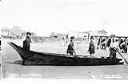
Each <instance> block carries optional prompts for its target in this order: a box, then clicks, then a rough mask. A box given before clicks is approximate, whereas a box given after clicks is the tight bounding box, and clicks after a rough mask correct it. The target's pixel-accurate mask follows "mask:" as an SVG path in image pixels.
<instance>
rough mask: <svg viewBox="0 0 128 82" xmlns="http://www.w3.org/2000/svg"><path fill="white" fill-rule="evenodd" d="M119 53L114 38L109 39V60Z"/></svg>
mask: <svg viewBox="0 0 128 82" xmlns="http://www.w3.org/2000/svg"><path fill="white" fill-rule="evenodd" d="M117 51H119V42H118V40H115V38H114V36H113V37H112V38H111V44H110V58H112V59H114V58H116V52H117Z"/></svg>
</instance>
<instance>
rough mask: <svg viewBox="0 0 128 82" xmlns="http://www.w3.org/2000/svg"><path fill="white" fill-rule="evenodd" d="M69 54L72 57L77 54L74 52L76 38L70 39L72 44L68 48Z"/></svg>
mask: <svg viewBox="0 0 128 82" xmlns="http://www.w3.org/2000/svg"><path fill="white" fill-rule="evenodd" d="M67 54H70V55H73V54H75V50H74V37H71V38H70V43H69V45H68V48H67ZM75 55H76V54H75Z"/></svg>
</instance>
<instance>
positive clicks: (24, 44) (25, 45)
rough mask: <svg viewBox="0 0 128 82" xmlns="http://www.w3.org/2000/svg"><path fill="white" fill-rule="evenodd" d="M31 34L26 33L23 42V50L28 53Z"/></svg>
mask: <svg viewBox="0 0 128 82" xmlns="http://www.w3.org/2000/svg"><path fill="white" fill-rule="evenodd" d="M30 36H31V33H30V32H27V33H26V38H25V40H24V41H23V49H25V50H27V51H29V50H30V43H31V38H30Z"/></svg>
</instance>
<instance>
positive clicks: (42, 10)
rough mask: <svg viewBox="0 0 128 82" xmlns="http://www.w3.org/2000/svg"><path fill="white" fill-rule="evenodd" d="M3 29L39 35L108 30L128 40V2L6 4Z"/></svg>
mask: <svg viewBox="0 0 128 82" xmlns="http://www.w3.org/2000/svg"><path fill="white" fill-rule="evenodd" d="M0 4H1V5H0V11H1V12H0V26H1V27H12V26H20V27H22V28H23V29H25V30H27V31H34V32H36V33H37V34H39V35H43V34H45V33H49V32H67V31H88V30H93V31H95V30H99V29H105V30H107V31H108V32H109V33H115V34H117V35H127V36H128V31H127V30H128V29H127V28H128V0H3V1H1V2H0Z"/></svg>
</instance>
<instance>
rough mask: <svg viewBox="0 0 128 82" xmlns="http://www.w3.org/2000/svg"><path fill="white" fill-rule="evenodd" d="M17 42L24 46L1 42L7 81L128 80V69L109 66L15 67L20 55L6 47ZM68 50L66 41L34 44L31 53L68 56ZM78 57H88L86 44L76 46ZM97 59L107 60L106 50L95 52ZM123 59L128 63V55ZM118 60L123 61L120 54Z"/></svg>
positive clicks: (3, 69)
mask: <svg viewBox="0 0 128 82" xmlns="http://www.w3.org/2000/svg"><path fill="white" fill-rule="evenodd" d="M10 41H12V42H14V43H16V44H17V45H19V46H22V41H21V40H3V41H2V55H3V56H2V58H3V61H2V63H3V64H2V67H3V68H2V71H3V77H4V78H12V77H16V78H54V79H56V78H67V79H72V78H76V79H128V65H126V64H125V63H124V65H107V66H22V65H21V64H16V63H15V62H16V61H21V58H20V56H19V54H18V53H17V52H16V51H15V50H14V49H13V48H12V47H11V46H9V45H8V44H7V42H10ZM66 49H67V46H64V42H63V41H58V42H43V43H32V44H31V50H33V51H37V52H38V51H39V52H53V53H54V52H55V53H63V54H65V53H66ZM75 49H76V53H77V54H79V55H89V53H88V52H87V50H88V44H87V42H84V41H83V42H80V44H79V45H77V46H76V48H75ZM95 56H96V57H101V56H103V57H108V56H109V53H108V52H107V51H106V50H96V54H95ZM123 56H124V58H125V59H127V61H128V53H127V54H124V53H123ZM117 57H119V58H121V56H120V55H119V54H117Z"/></svg>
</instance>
